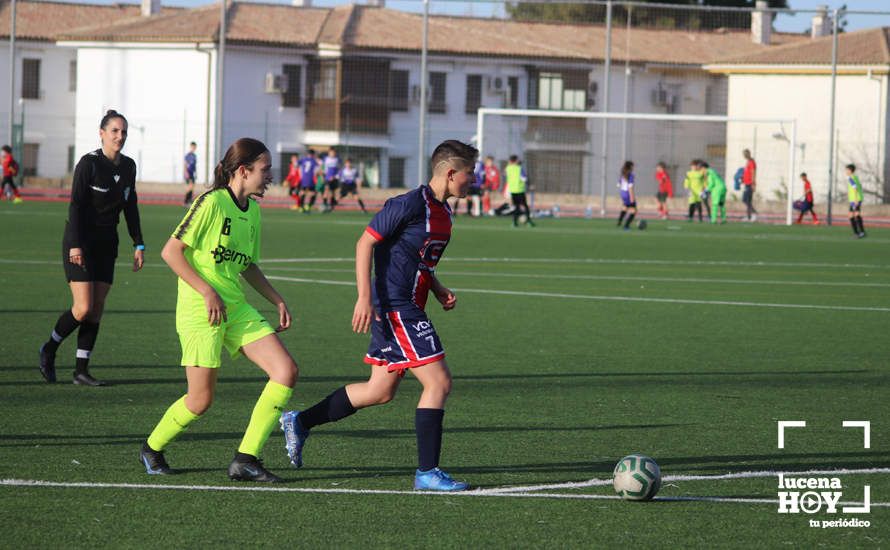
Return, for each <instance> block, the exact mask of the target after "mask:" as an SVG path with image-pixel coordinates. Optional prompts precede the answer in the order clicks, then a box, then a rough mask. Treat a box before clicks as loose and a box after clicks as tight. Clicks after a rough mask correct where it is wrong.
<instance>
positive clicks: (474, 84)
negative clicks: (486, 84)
mask: <svg viewBox="0 0 890 550" xmlns="http://www.w3.org/2000/svg"><path fill="white" fill-rule="evenodd" d="M465 105H466V112H467V114H471V115H474V114H476V111H477V110H478V109H479V107H481V106H482V75H479V74H468V75H467V98H466V103H465Z"/></svg>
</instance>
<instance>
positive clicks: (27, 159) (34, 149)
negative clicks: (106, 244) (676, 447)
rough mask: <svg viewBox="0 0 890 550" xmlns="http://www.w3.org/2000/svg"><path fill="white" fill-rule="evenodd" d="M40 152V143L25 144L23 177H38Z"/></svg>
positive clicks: (23, 146)
mask: <svg viewBox="0 0 890 550" xmlns="http://www.w3.org/2000/svg"><path fill="white" fill-rule="evenodd" d="M39 150H40V144H39V143H25V144H23V145H22V176H26V177H27V176H36V175H37V153H38V151H39Z"/></svg>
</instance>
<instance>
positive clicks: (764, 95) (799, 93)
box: [727, 74, 887, 202]
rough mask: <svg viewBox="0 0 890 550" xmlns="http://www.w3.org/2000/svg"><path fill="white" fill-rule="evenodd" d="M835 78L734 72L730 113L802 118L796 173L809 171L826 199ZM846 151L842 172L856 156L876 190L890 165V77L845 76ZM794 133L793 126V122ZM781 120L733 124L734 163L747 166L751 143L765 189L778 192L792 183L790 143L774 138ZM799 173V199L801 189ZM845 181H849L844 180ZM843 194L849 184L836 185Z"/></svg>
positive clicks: (839, 123)
mask: <svg viewBox="0 0 890 550" xmlns="http://www.w3.org/2000/svg"><path fill="white" fill-rule="evenodd" d="M830 86H831V80H830V77H829V76H827V75H755V74H740V75H731V76H730V78H729V116H731V117H749V118H754V117H759V118H791V119H797V140H798V143H799V144H800V145H803V149H802V150H801V149H798V151H797V169H796V172H798V173H800V172H807V174H808V175H809V178H810V181H811V182H812V183H813V190H814V192H815V193H816V199H817V201H818V202H822V201H824V200H825V197H826V196H827V192H828V182H827V181H826V180H827V178H828V168H829V162H830V161H831V159H830V158H829V153H828V151H829V137H830V136H829V128H830V121H829V120H830V119H829V117H830V94H831V88H830ZM836 105H837V114H836V128H837V132H838V152H839V158H838V161H839V164H840V166H841V169H840V170H839V172H840V176H841V177H842V176H843V166H844V165H845V164H848V163H850V162H852V163H854V164H856V165H857V166H858V167H859V173H860V178H861V179H862V183H863V186H864V187H866V188H874V186H875V185H876V178H875V176H874V173H875V172H877V173H879V174H883V173H884V171H885V169H886V159H885V155H886V153H885V151H886V146H887V140H886V132H887V127H886V125H887V109H886V106H887V77H886V76H880V77H877V76H875V77H873V78H869V77H868V76H867V75H841V76H838V79H837V102H836ZM784 130H785V133H786V135H787V136H789V137H790V135H791V128H790V127H785V128H784ZM781 132H782V128H779V127H778V126H777V125H775V124H742V123H731V124H729V125H728V128H727V164H728V165H729V166H733V167H735V166H742V165H743V164H744V161H743V158H742V155H741V152H742V149H744V148H749V149H751V150H752V152H753V153H754V156H755V159H756V160H757V164H758V193H760V194H761V196H764V195H765V196H767V197H769V198H773V197H774V196H775V193H774V192H775V190H778V189H779V188H780V183H781V182H787V179H788V177H787V172H788V169H787V165H788V161H787V160H786V158H787V154H788V143H787V142H785V141H783V140H781V139H776V138H774V137H773V134H776V133H779V134H780V133H781ZM796 180H797V178H795V182H794V184H795V189H794V193H793V195H794V196H795V197H797V196H799V195H801V189H800V185H799V183H798V181H796ZM838 183H843V182H838ZM835 189H836V193H835V196H838V194H837V192H839V193H840V196H842V197H846V188H844V187H843V186H842V185H838V184H837V183H836V187H835Z"/></svg>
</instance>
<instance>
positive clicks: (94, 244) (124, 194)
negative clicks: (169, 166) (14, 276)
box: [40, 110, 145, 386]
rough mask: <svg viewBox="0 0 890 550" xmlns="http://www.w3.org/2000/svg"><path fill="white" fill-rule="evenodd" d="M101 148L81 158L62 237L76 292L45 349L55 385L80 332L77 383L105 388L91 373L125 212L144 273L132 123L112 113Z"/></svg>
mask: <svg viewBox="0 0 890 550" xmlns="http://www.w3.org/2000/svg"><path fill="white" fill-rule="evenodd" d="M99 137H100V138H101V140H102V147H101V148H100V149H96V150H95V151H92V152H90V153H87V154H86V155H84V156H83V157H81V159H80V162H78V163H77V167H76V168H75V169H74V182H73V185H72V188H71V204H70V205H69V207H68V221H67V223H66V224H65V233H64V236H63V237H62V263H63V264H64V266H65V277H66V278H67V279H68V286H69V287H70V288H71V296H72V298H73V302H74V303H73V305H72V306H71V309H68V310H65V311H64V312H63V313H62V315H60V316H59V319H58V321H56V326H55V327H54V328H53V331H52V333H51V334H50V338H49V340H47V341H46V343H44V344H43V345H42V346H41V347H40V373H41V374H42V375H43V378H44V379H46V381H47V382H55V381H56V366H55V361H56V350H58V349H59V344H61V343H62V340H64V339H65V338H66V337H67V336H68V335H70V334H71V333H72V332H74V330H75V329H78V328H79V330H78V332H77V362H76V367H75V370H74V383H75V384H79V385H83V386H104V385H105V383H104V382H102V381H100V380H96V379H95V378H93V377H92V376H91V375H90V372H89V361H90V354H91V353H92V352H93V346H94V345H95V343H96V337H97V336H98V334H99V320H100V319H101V318H102V311H103V309H104V308H105V299H106V297H107V296H108V291H109V290H111V284H112V283H113V282H114V262H115V260H116V259H117V248H118V236H117V224H118V222H119V221H120V213H121V211H123V212H124V218H126V220H127V231H128V232H129V233H130V237H131V238H132V239H133V246H134V249H135V250H134V253H133V271H139V270H140V269H142V264H143V261H144V254H145V252H144V251H145V244H144V243H143V241H142V229H141V228H140V225H139V209H138V207H137V205H136V163H135V162H133V159H131V158H130V157H127V156H124V155H122V154H121V149H123V147H124V143H126V141H127V119H126V118H124V115H122V114H120V113H118V112H117V111H113V110H112V111H108V112H106V113H105V116H103V117H102V122H101V123H100V124H99Z"/></svg>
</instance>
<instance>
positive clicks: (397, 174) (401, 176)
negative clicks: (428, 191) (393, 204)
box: [389, 157, 405, 187]
mask: <svg viewBox="0 0 890 550" xmlns="http://www.w3.org/2000/svg"><path fill="white" fill-rule="evenodd" d="M389 186H390V187H405V159H404V158H400V157H389Z"/></svg>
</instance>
